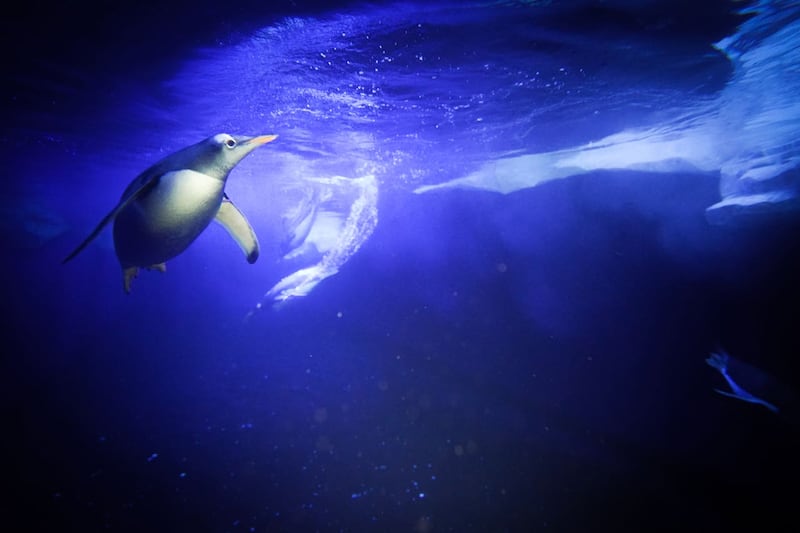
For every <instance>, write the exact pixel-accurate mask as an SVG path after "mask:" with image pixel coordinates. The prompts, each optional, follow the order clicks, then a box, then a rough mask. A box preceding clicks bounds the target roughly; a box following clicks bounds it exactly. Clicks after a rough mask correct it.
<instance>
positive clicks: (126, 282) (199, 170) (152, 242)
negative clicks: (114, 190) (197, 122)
mask: <svg viewBox="0 0 800 533" xmlns="http://www.w3.org/2000/svg"><path fill="white" fill-rule="evenodd" d="M276 138H277V135H259V136H257V137H233V136H231V135H228V134H227V133H220V134H217V135H214V136H212V137H209V138H207V139H205V140H203V141H200V142H199V143H197V144H194V145H192V146H188V147H186V148H184V149H182V150H179V151H177V152H175V153H173V154H171V155H169V156H167V157H165V158H164V159H162V160H160V161H159V162H157V163H156V164H154V165H153V166H151V167H150V168H148V169H147V170H145V171H144V172H142V173H141V174H139V175H138V176H137V177H136V178H135V179H134V180H133V181H132V182H131V183H130V184H129V185H128V187H127V188H126V189H125V192H123V193H122V197H121V198H120V201H119V203H118V204H117V206H116V207H114V209H112V210H111V212H110V213H108V214H107V215H106V216H105V217H104V218H103V220H101V221H100V223H99V224H98V225H97V227H96V228H95V229H94V231H92V233H91V234H89V236H88V237H86V239H85V240H84V241H83V242H82V243H81V244H80V245H79V246H78V247H77V248H75V250H73V251H72V253H70V254H69V255H68V256H67V257H66V258H65V259H64V260H63V263H66V262H68V261H69V260H71V259H72V258H74V257H75V256H76V255H78V254H79V253H80V252H81V250H83V249H84V248H85V247H86V246H87V245H88V244H89V243H90V242H91V241H92V240H94V239H95V238H96V237H97V236H98V235H99V234H100V232H101V231H102V230H103V228H105V226H106V225H107V224H108V223H109V222H111V221H112V220H113V222H114V251H115V252H116V255H117V259H119V263H120V266H121V267H122V277H123V289H124V290H125V292H126V293H129V292H130V290H131V283H132V282H133V279H134V278H135V277H136V276H137V275H138V273H139V269H140V268H145V269H148V270H159V271H161V272H165V271H166V262H167V261H168V260H170V259H172V258H173V257H175V256H177V255H179V254H181V253H182V252H183V251H184V250H186V248H187V247H188V246H189V245H190V244H192V242H194V240H195V239H196V238H197V237H198V236H199V235H200V234H201V233H202V232H203V230H205V229H206V227H208V225H209V224H210V223H211V221H212V220H216V221H217V222H219V223H220V224H221V225H222V226H223V227H224V228H225V229H226V230H227V232H228V233H229V234H230V235H231V237H233V239H234V240H235V241H236V243H237V244H238V245H239V247H240V248H241V249H242V251H243V252H244V254H245V257H246V258H247V262H248V263H250V264H252V263H255V262H256V259H258V239H257V238H256V234H255V232H254V231H253V228H252V227H251V226H250V224H249V223H248V222H247V219H246V218H245V216H244V215H243V214H242V213H241V211H239V210H238V209H237V208H236V206H235V205H234V204H233V202H231V200H230V198H228V195H227V194H225V182H226V181H227V179H228V174H230V172H231V170H232V169H233V167H235V166H236V165H237V164H238V163H239V162H240V161H241V160H242V159H244V157H245V156H246V155H247V154H249V153H250V152H252V151H253V150H255V149H256V148H258V147H259V146H262V145H264V144H266V143H268V142H271V141H273V140H275V139H276Z"/></svg>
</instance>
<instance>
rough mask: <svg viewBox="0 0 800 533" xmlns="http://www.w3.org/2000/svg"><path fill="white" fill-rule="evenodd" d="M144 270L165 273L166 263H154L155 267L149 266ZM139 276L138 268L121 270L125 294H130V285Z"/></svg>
mask: <svg viewBox="0 0 800 533" xmlns="http://www.w3.org/2000/svg"><path fill="white" fill-rule="evenodd" d="M144 268H145V270H157V271H159V272H166V271H167V264H166V263H156V264H155V265H150V266H147V267H144ZM138 275H139V267H135V266H132V267H127V268H123V269H122V278H123V279H122V288H123V289H125V294H130V292H131V285H132V284H133V280H134V279H136V277H137V276H138Z"/></svg>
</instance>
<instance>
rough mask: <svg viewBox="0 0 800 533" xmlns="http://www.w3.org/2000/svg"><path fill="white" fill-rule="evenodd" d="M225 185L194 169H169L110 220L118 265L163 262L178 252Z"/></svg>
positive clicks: (209, 216)
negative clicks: (169, 170) (152, 185)
mask: <svg viewBox="0 0 800 533" xmlns="http://www.w3.org/2000/svg"><path fill="white" fill-rule="evenodd" d="M224 186H225V184H224V183H223V182H222V181H221V180H218V179H214V178H211V177H209V176H206V175H205V174H201V173H199V172H195V171H193V170H181V171H178V172H169V173H167V174H164V175H163V176H161V178H160V179H159V182H158V184H157V185H155V186H154V187H153V189H152V190H150V191H148V192H147V193H145V194H144V195H143V196H142V197H141V198H139V199H137V200H135V201H134V202H132V203H131V204H130V205H129V206H128V207H126V208H125V209H124V210H123V211H122V212H121V213H119V215H117V218H116V220H115V221H114V245H115V248H116V251H117V256H118V257H119V259H120V261H121V262H122V264H123V266H149V265H153V264H157V263H162V262H164V261H167V260H168V259H171V258H172V257H175V256H176V255H178V254H180V253H181V252H183V251H184V250H185V249H186V248H187V247H188V246H189V245H190V244H191V243H192V242H193V241H194V240H195V239H196V238H197V236H198V235H200V233H202V232H203V230H204V229H206V227H208V225H209V224H210V223H211V221H212V220H214V217H215V216H216V214H217V212H218V211H219V206H220V203H221V202H222V194H223V188H224Z"/></svg>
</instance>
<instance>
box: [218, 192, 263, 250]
mask: <svg viewBox="0 0 800 533" xmlns="http://www.w3.org/2000/svg"><path fill="white" fill-rule="evenodd" d="M215 220H216V221H217V222H219V223H220V224H221V225H222V227H223V228H225V230H226V231H227V232H228V234H230V236H231V237H233V240H234V241H236V244H238V245H239V248H241V249H242V251H243V252H244V255H245V257H247V262H248V263H250V264H253V263H255V262H256V259H258V239H257V238H256V233H255V232H254V231H253V228H252V227H251V226H250V223H249V222H247V219H246V218H245V216H244V215H243V214H242V212H241V211H239V210H238V209H237V208H236V206H235V205H233V202H231V200H230V198H228V195H227V194H226V195H224V196H223V198H222V204H221V205H220V206H219V211H217V216H216V217H215Z"/></svg>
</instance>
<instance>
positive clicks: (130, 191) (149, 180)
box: [61, 171, 162, 265]
mask: <svg viewBox="0 0 800 533" xmlns="http://www.w3.org/2000/svg"><path fill="white" fill-rule="evenodd" d="M147 174H148V172H147V171H145V172H144V173H142V174H141V175H139V176H138V177H137V178H136V179H134V180H133V181H132V182H131V184H130V185H128V188H127V189H125V192H124V193H123V194H122V200H120V202H119V203H118V204H117V206H116V207H115V208H114V209H112V210H111V212H110V213H108V214H107V215H106V216H104V217H103V220H101V221H100V223H99V224H97V227H96V228H94V230H93V231H92V232H91V233H90V234H89V236H88V237H86V238H85V239H84V240H83V242H82V243H80V244H79V245H78V247H77V248H75V249H74V250H73V251H72V253H71V254H69V255H68V256H67V257H65V258H64V260H63V261H61V264H62V265H63V264H64V263H66V262H67V261H69V260H70V259H72V258H73V257H75V256H76V255H78V254H79V253H81V251H82V250H83V249H84V248H86V246H87V245H88V244H89V243H90V242H92V241H93V240H94V239H95V238H96V237H97V236H98V235H100V232H101V231H103V228H105V227H106V224H108V223H109V222H111V221H112V220H114V217H116V216H117V215H118V214H119V213H120V211H122V210H123V209H125V208H126V207H128V205H130V203H131V202H133V201H134V200H136V199H137V198H140V197H141V196H143V195H144V194H146V193H147V192H149V191H150V189H151V188H152V186H153V185H155V184H156V183H158V180H159V179H160V178H161V176H162V174H160V173H154V174H152V175H150V176H148V175H147Z"/></svg>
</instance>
